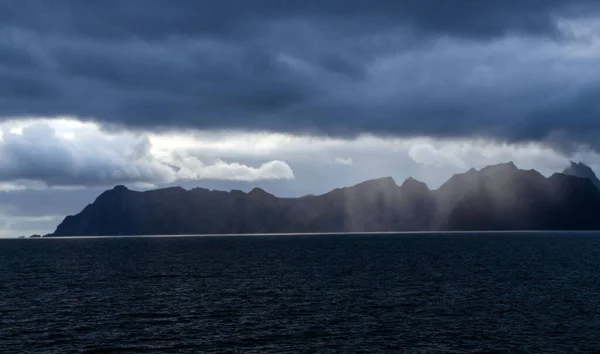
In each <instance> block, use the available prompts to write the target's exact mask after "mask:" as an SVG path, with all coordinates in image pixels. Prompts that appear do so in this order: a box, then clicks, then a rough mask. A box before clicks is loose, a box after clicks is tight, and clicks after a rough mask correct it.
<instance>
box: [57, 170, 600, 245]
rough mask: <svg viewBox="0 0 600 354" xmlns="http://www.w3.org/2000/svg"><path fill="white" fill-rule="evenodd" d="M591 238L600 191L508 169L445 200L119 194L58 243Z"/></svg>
mask: <svg viewBox="0 0 600 354" xmlns="http://www.w3.org/2000/svg"><path fill="white" fill-rule="evenodd" d="M590 229H600V190H599V189H597V188H596V187H595V186H594V184H593V183H592V180H590V179H589V178H581V177H577V176H572V175H568V174H559V173H557V174H554V175H552V176H551V177H549V178H546V177H544V176H542V175H541V174H540V173H539V172H537V171H535V170H528V171H526V170H520V169H518V168H517V167H516V166H515V165H514V164H513V163H512V162H510V163H505V164H498V165H493V166H488V167H485V168H483V169H481V170H475V169H471V170H469V171H467V172H465V173H462V174H457V175H454V176H452V177H451V178H450V179H449V180H448V181H447V182H446V183H444V184H443V185H442V186H441V187H440V188H439V189H437V190H430V189H429V188H428V187H427V185H426V184H425V183H423V182H420V181H417V180H415V179H413V178H408V179H407V180H405V181H404V182H403V183H402V184H401V185H397V184H396V182H395V181H394V180H393V179H392V178H391V177H386V178H380V179H374V180H369V181H365V182H362V183H359V184H357V185H355V186H352V187H346V188H338V189H334V190H332V191H330V192H328V193H326V194H323V195H317V196H315V195H308V196H304V197H301V198H278V197H276V196H274V195H272V194H269V193H267V192H266V191H264V190H262V189H259V188H255V189H253V190H252V191H250V192H249V193H245V192H242V191H239V190H232V191H231V192H223V191H215V190H208V189H203V188H194V189H191V190H185V189H183V188H180V187H172V188H163V189H157V190H151V191H145V192H137V191H132V190H129V189H128V188H126V187H124V186H116V187H115V188H113V189H111V190H108V191H105V192H104V193H102V194H101V195H100V196H98V198H97V199H96V200H95V201H94V202H93V203H92V204H89V205H88V206H87V207H85V208H84V209H83V210H82V211H81V212H80V213H79V214H77V215H71V216H67V217H66V218H65V219H64V221H63V222H62V223H61V224H60V225H58V227H57V228H56V231H55V232H54V233H53V234H50V236H85V235H151V234H157V235H168V234H225V233H301V232H375V231H433V230H590Z"/></svg>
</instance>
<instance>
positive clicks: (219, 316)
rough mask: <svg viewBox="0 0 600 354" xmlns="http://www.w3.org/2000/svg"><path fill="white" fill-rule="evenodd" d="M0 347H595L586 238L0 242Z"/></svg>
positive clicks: (598, 260) (596, 282)
mask: <svg viewBox="0 0 600 354" xmlns="http://www.w3.org/2000/svg"><path fill="white" fill-rule="evenodd" d="M0 352H1V353H382V352H397V353H442V352H443V353H469V352H472V353H481V352H495V353H496V352H498V353H501V352H506V353H515V352H557V353H567V352H569V353H571V352H600V233H595V232H583V233H577V232H551V233H544V232H530V233H518V232H513V233H448V234H435V233H424V234H385V235H380V234H352V235H286V236H226V237H154V238H144V237H141V238H137V237H136V238H126V237H121V238H92V239H90V238H70V239H26V240H16V239H14V240H0Z"/></svg>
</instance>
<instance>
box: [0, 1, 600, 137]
mask: <svg viewBox="0 0 600 354" xmlns="http://www.w3.org/2000/svg"><path fill="white" fill-rule="evenodd" d="M598 10H599V8H598V5H597V2H596V1H591V0H571V1H566V0H564V1H561V0H530V1H521V0H518V1H517V0H514V1H508V2H507V1H503V2H499V1H496V0H479V1H444V0H438V1H433V0H428V1H422V0H411V1H392V0H385V1H384V0H382V1H377V2H376V3H373V2H372V1H366V0H356V1H350V2H349V1H341V0H329V1H306V0H305V1H300V0H291V1H285V2H282V1H274V0H273V1H269V0H257V1H252V2H249V1H243V2H240V1H233V0H221V1H185V0H184V1H179V2H176V3H175V2H171V1H166V0H165V1H161V0H144V1H141V0H132V1H117V0H107V1H102V2H97V1H92V0H83V1H76V2H73V1H66V0H64V1H53V2H47V1H42V0H39V1H35V0H32V1H17V0H14V1H4V2H1V3H0V24H2V25H3V29H2V30H1V31H2V32H1V35H0V119H3V118H4V119H8V118H11V117H20V116H30V115H41V116H58V115H75V116H77V117H79V118H80V119H85V120H95V121H98V122H101V123H103V124H105V125H106V126H109V127H112V128H115V127H116V128H118V127H122V126H127V127H131V128H135V129H143V130H163V129H187V128H199V129H234V130H267V131H281V132H292V133H313V134H319V135H343V136H354V135H357V134H360V133H373V134H377V135H394V136H415V135H428V136H434V137H440V138H453V137H470V136H485V137H489V138H492V139H498V140H507V141H545V140H548V141H549V143H553V142H552V137H553V136H557V134H561V136H568V137H569V139H570V140H571V141H576V142H577V144H579V143H581V144H589V145H592V146H594V147H596V148H598V147H600V145H599V144H598V141H597V139H596V138H594V137H595V136H597V134H598V133H600V127H599V124H598V123H596V122H597V120H598V119H597V117H598V109H599V107H598V104H597V103H596V102H597V100H596V99H595V98H596V97H598V95H599V94H600V92H599V91H598V87H599V86H598V83H600V77H599V76H598V75H596V74H594V72H595V67H594V63H595V62H596V60H594V59H593V58H592V59H589V60H587V61H585V60H582V59H577V58H567V57H564V58H563V57H560V56H557V57H554V58H550V59H548V58H545V57H543V56H541V57H539V58H536V57H535V55H536V53H535V49H531V47H532V45H533V46H535V45H540V46H543V45H544V44H545V43H546V44H547V43H556V45H557V46H558V47H560V46H561V45H564V46H568V45H573V43H578V42H577V39H573V38H569V37H568V36H566V37H565V36H564V33H562V32H561V31H560V30H559V28H558V24H557V20H558V19H573V20H577V19H584V18H586V17H590V16H592V17H593V16H594V15H598V14H600V12H599V11H598ZM543 37H545V38H546V39H542V38H543ZM506 39H508V41H507V43H505V44H503V40H506ZM548 39H549V40H550V41H548ZM510 40H513V41H517V42H518V41H522V42H523V43H524V44H521V45H515V44H514V43H511V41H510ZM552 41H554V42H552ZM503 46H504V47H503ZM498 48H500V49H498ZM532 55H533V56H534V57H533V58H525V59H527V60H522V57H523V56H532ZM540 55H542V54H540ZM544 55H545V54H544ZM394 56H395V59H394V60H393V61H390V60H391V59H390V58H394ZM386 61H388V62H387V64H386ZM385 65H388V66H389V67H388V68H386V67H385ZM561 65H562V66H567V67H569V68H570V69H569V71H568V72H566V73H564V72H560V71H559V70H557V69H556V68H557V67H559V66H561ZM478 67H483V68H484V69H482V71H481V72H480V73H479V74H480V75H479V76H481V77H478V78H477V79H476V80H475V79H473V72H474V70H475V69H476V68H478ZM485 68H487V69H485ZM486 70H488V71H489V72H487V71H486ZM486 75H487V76H486ZM555 140H556V139H555ZM553 144H554V146H557V147H559V148H561V147H565V146H568V145H569V144H573V143H572V142H571V143H561V144H557V143H553ZM577 144H575V145H577Z"/></svg>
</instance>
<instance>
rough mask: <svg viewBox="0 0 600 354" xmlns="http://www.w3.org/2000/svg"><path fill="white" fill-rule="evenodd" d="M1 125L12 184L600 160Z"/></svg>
mask: <svg viewBox="0 0 600 354" xmlns="http://www.w3.org/2000/svg"><path fill="white" fill-rule="evenodd" d="M0 133H1V136H2V140H0V189H3V190H11V189H24V188H45V187H47V186H51V187H53V188H75V187H89V186H102V187H110V186H113V185H115V184H126V185H128V186H131V187H133V188H153V187H156V186H161V185H173V184H181V183H189V182H197V184H198V185H202V182H201V181H208V180H213V181H225V182H226V181H231V182H246V183H250V184H252V183H258V182H265V181H274V180H283V181H286V180H287V181H288V182H287V183H289V185H290V186H292V185H293V184H308V186H306V188H304V189H302V190H303V191H305V192H306V191H308V190H310V189H311V188H313V190H312V192H325V191H326V190H324V188H334V187H341V186H344V185H350V184H353V183H358V182H360V181H361V180H364V179H368V178H377V177H383V176H392V177H394V178H396V180H397V182H398V183H400V182H402V180H403V179H404V178H407V177H409V176H413V177H415V178H418V179H420V180H423V181H424V182H426V183H427V184H429V186H430V187H431V188H437V187H438V186H439V185H440V184H441V183H443V182H444V181H445V180H446V179H447V178H449V177H450V176H451V175H452V174H454V173H459V172H464V171H465V170H467V169H468V168H471V167H475V168H481V167H484V166H486V165H489V164H494V163H499V162H506V161H509V160H510V161H514V162H515V164H517V166H519V167H520V168H524V169H530V168H535V169H537V170H539V171H540V172H541V173H543V174H545V175H549V174H551V173H553V172H557V171H561V170H562V169H563V168H564V167H566V165H567V164H568V160H569V159H570V158H571V159H577V160H582V161H584V162H586V163H588V164H590V165H591V166H592V168H598V167H599V166H600V158H599V156H598V155H597V154H596V153H593V152H591V151H584V150H581V151H579V152H577V153H575V154H574V156H564V155H561V154H559V153H557V152H555V151H554V150H552V149H550V148H549V147H545V146H543V145H541V144H539V143H529V144H506V143H498V142H491V141H485V140H476V139H469V140H466V139H461V140H433V139H431V138H425V137H422V138H406V139H402V138H380V137H376V136H371V135H363V136H359V137H357V138H355V139H340V138H327V137H314V136H299V135H289V134H278V133H241V132H225V131H221V132H206V131H189V132H185V133H161V134H157V133H137V132H132V131H123V132H120V133H115V132H114V131H111V132H107V131H104V130H102V129H101V128H100V127H99V126H98V125H97V124H95V123H87V122H81V121H77V120H75V119H68V118H63V119H53V120H50V119H36V120H35V121H34V120H14V121H9V122H5V123H2V124H0ZM293 180H295V181H293ZM325 182H326V183H325ZM311 184H312V185H311ZM292 189H293V188H292ZM296 190H299V189H296ZM299 193H300V192H299ZM287 194H290V195H293V194H295V193H294V192H293V191H291V192H290V193H287Z"/></svg>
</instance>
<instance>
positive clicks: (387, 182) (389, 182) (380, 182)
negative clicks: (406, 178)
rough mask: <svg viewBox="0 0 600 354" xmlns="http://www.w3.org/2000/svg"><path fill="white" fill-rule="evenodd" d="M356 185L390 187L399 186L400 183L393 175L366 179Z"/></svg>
mask: <svg viewBox="0 0 600 354" xmlns="http://www.w3.org/2000/svg"><path fill="white" fill-rule="evenodd" d="M356 187H377V188H383V189H388V188H395V187H398V185H397V184H396V181H394V179H393V178H392V177H382V178H375V179H370V180H367V181H364V182H362V183H359V184H357V185H356Z"/></svg>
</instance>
